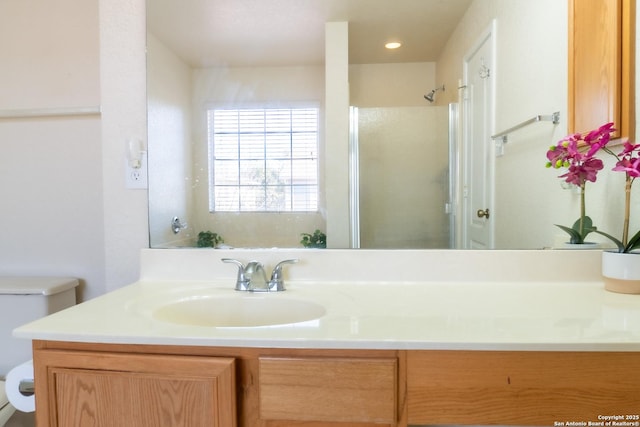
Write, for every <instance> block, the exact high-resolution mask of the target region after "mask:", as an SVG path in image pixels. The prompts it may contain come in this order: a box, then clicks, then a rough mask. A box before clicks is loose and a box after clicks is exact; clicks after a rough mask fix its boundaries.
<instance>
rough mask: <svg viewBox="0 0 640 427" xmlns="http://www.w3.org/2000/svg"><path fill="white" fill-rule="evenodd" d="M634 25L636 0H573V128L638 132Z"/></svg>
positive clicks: (626, 133)
mask: <svg viewBox="0 0 640 427" xmlns="http://www.w3.org/2000/svg"><path fill="white" fill-rule="evenodd" d="M634 27H635V0H569V124H568V127H569V132H570V133H574V132H587V131H589V130H592V129H595V128H597V127H599V126H601V125H602V124H604V123H607V122H614V123H615V125H616V128H617V129H618V132H617V134H616V136H623V137H628V136H631V137H634V136H635V135H634V133H635V108H634V102H635V85H634V83H633V82H634V74H635V66H634V62H635V61H634V60H635V51H634V38H635V28H634ZM551 66H553V65H551Z"/></svg>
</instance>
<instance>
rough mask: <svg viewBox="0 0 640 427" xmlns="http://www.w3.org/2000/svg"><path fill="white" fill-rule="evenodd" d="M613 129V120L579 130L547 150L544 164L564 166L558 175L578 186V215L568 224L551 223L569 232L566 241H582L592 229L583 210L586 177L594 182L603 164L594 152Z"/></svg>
mask: <svg viewBox="0 0 640 427" xmlns="http://www.w3.org/2000/svg"><path fill="white" fill-rule="evenodd" d="M614 131H615V129H614V128H613V123H607V124H606V125H603V126H601V127H599V128H598V129H595V130H593V131H591V132H589V133H587V134H586V135H582V134H579V133H576V134H571V135H567V136H565V137H564V138H562V139H561V140H560V141H558V143H557V144H556V145H553V146H551V147H550V148H549V150H548V151H547V164H546V166H547V167H548V168H553V169H566V172H565V173H564V174H562V175H559V176H558V178H563V179H564V181H565V182H567V183H569V184H572V185H575V186H577V187H578V188H579V189H580V217H579V218H578V219H577V220H576V222H575V223H574V224H573V226H571V227H567V226H564V225H560V224H555V225H556V226H557V227H559V228H560V229H561V230H563V231H565V232H566V233H567V234H569V242H568V243H570V244H578V245H582V244H585V243H586V242H585V238H586V237H587V235H588V234H589V233H591V232H593V231H595V230H596V227H594V226H593V222H592V220H591V218H590V217H589V216H587V214H586V203H585V195H586V186H587V181H589V182H596V177H597V174H598V171H600V170H602V168H603V167H604V163H603V162H602V160H600V159H598V158H596V157H595V155H596V153H597V152H598V151H599V150H600V148H601V147H603V146H605V145H606V144H607V143H608V142H609V140H610V139H611V134H612V133H613V132H614Z"/></svg>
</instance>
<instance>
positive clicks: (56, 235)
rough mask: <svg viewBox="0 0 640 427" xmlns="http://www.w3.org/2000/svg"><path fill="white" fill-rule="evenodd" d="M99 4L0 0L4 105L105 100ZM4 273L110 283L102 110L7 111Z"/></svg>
mask: <svg viewBox="0 0 640 427" xmlns="http://www.w3.org/2000/svg"><path fill="white" fill-rule="evenodd" d="M98 19H99V18H98V3H97V2H96V1H84V0H58V1H55V2H41V1H36V0H26V1H3V2H0V40H2V42H0V63H1V64H2V65H1V66H0V110H3V111H6V110H16V109H20V110H25V109H26V110H31V109H56V108H74V107H93V106H98V105H100V102H101V96H100V80H99V73H100V70H99V32H98ZM0 147H1V151H2V154H1V155H0V200H1V201H0V206H1V208H0V218H1V221H2V226H0V275H3V276H13V275H21V276H25V275H37V276H45V275H58V276H60V275H66V276H74V277H78V278H80V279H81V280H82V285H81V291H80V294H79V297H80V298H91V297H93V296H96V295H98V294H101V293H103V292H104V291H105V290H106V286H105V238H104V217H105V211H104V207H103V186H102V175H103V165H102V160H101V158H102V148H101V122H100V118H99V116H98V115H92V116H73V117H58V118H13V119H0Z"/></svg>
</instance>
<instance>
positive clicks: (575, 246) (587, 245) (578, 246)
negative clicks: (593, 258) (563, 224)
mask: <svg viewBox="0 0 640 427" xmlns="http://www.w3.org/2000/svg"><path fill="white" fill-rule="evenodd" d="M600 246H601V244H600V243H596V242H584V243H569V242H564V243H563V245H562V246H561V247H560V248H558V249H571V250H574V251H577V250H589V249H600Z"/></svg>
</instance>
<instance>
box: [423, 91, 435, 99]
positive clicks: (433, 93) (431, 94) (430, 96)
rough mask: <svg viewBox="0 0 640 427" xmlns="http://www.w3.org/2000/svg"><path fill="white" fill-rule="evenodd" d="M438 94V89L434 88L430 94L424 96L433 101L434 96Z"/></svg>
mask: <svg viewBox="0 0 640 427" xmlns="http://www.w3.org/2000/svg"><path fill="white" fill-rule="evenodd" d="M435 94H436V90H435V89H433V90H432V91H431V92H429V93H428V94H426V95H425V96H424V99H426V100H427V101H429V102H433V96H434V95H435Z"/></svg>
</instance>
